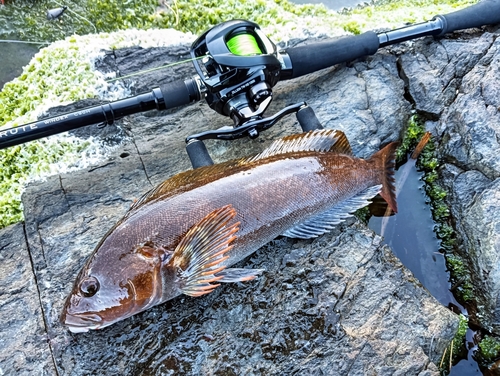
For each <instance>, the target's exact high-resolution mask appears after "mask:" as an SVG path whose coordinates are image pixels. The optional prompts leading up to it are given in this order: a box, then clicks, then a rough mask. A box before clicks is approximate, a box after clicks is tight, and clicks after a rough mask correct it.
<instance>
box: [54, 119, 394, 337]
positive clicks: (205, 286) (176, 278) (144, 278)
mask: <svg viewBox="0 0 500 376" xmlns="http://www.w3.org/2000/svg"><path fill="white" fill-rule="evenodd" d="M396 147H397V143H394V142H393V143H390V144H388V145H387V146H385V147H384V148H383V149H381V150H379V151H378V152H376V153H375V154H374V155H373V156H371V157H370V158H368V159H366V160H365V159H360V158H357V157H355V156H354V155H353V153H352V150H351V147H350V145H349V141H348V140H347V137H346V136H345V134H344V133H343V132H341V131H338V130H333V129H322V130H316V131H310V132H307V133H302V134H295V135H291V136H286V137H284V138H282V139H278V140H276V141H274V142H273V143H272V144H271V145H270V146H269V147H268V148H266V149H265V150H263V151H262V152H261V153H259V154H257V155H255V156H252V157H245V158H240V159H236V160H231V161H228V162H223V163H220V164H215V165H211V166H205V167H200V168H197V169H194V170H189V171H185V172H182V173H179V174H177V175H175V176H173V177H171V178H170V179H168V180H166V181H164V182H163V183H161V184H160V185H158V186H157V187H155V188H153V189H152V190H151V191H149V192H147V193H146V194H145V195H143V196H142V197H141V198H140V199H139V200H138V201H136V202H135V203H134V204H133V205H132V206H131V207H130V209H129V210H128V212H127V213H125V215H124V217H123V218H122V219H121V220H120V221H119V222H118V223H116V224H115V225H114V226H113V227H112V228H111V230H109V231H108V233H107V234H106V235H105V236H104V237H103V238H102V240H101V241H100V242H99V243H98V245H97V246H96V248H95V250H94V252H93V253H92V254H91V256H90V257H89V259H88V260H87V262H86V264H85V265H84V266H83V268H82V269H81V271H80V273H79V274H78V276H77V278H76V280H75V282H74V285H73V288H72V290H71V293H70V294H69V295H68V297H67V299H66V302H65V303H64V306H63V310H62V313H61V316H60V321H61V323H62V324H63V325H65V326H66V327H67V328H68V329H69V330H70V331H71V332H74V333H79V332H87V331H89V330H92V329H100V328H104V327H107V326H109V325H111V324H113V323H116V322H117V321H120V320H123V319H126V318H128V317H130V316H132V315H135V314H137V313H139V312H142V311H144V310H147V309H149V308H151V307H153V306H155V305H158V304H161V303H163V302H165V301H167V300H170V299H173V298H175V297H176V296H179V295H181V294H185V295H188V296H202V295H205V294H209V293H210V292H212V291H213V290H214V289H216V288H217V287H218V286H220V284H221V283H231V282H244V281H249V280H252V279H254V278H256V277H257V276H259V275H260V274H261V273H262V272H264V270H262V269H246V268H231V266H232V265H233V264H235V263H236V262H238V261H240V260H242V259H244V258H245V257H247V256H249V255H250V254H252V253H253V252H255V251H256V250H257V249H259V248H260V247H262V246H263V245H265V244H266V243H268V242H270V241H271V240H273V239H275V238H276V237H278V236H280V235H284V236H287V237H291V238H299V239H311V238H315V237H318V236H320V235H322V234H324V233H326V232H329V231H330V230H331V229H333V228H334V227H335V226H336V225H337V224H339V223H340V222H342V221H343V220H345V219H346V218H348V217H350V216H352V215H353V212H354V211H356V210H357V209H359V208H362V207H364V206H366V205H368V204H369V202H370V201H369V200H370V199H371V198H373V197H374V196H376V195H377V194H380V195H381V196H382V197H383V198H384V199H385V200H386V201H387V202H388V205H389V206H390V207H391V208H392V210H394V211H395V212H396V211H397V204H396V197H395V179H394V168H395V150H396Z"/></svg>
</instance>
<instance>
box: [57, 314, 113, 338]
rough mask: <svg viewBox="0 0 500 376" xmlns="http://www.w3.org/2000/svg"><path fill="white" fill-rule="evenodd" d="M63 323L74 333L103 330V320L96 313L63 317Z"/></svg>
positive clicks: (65, 315)
mask: <svg viewBox="0 0 500 376" xmlns="http://www.w3.org/2000/svg"><path fill="white" fill-rule="evenodd" d="M61 322H62V323H63V324H64V325H65V326H67V327H68V329H69V331H70V332H72V333H84V332H88V331H89V330H93V329H99V328H102V327H103V326H105V325H104V323H103V321H102V318H101V317H100V316H99V315H97V314H95V313H69V312H66V313H65V314H64V316H63V317H61Z"/></svg>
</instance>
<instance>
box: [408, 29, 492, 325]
mask: <svg viewBox="0 0 500 376" xmlns="http://www.w3.org/2000/svg"><path fill="white" fill-rule="evenodd" d="M499 35H500V33H499V32H498V30H490V32H484V33H480V32H474V31H470V33H464V34H460V35H456V36H455V37H451V38H445V39H442V40H438V41H432V43H430V39H429V42H428V43H426V42H425V41H423V42H416V43H415V44H414V47H413V48H412V50H410V51H408V53H405V54H403V55H402V56H401V59H400V66H401V71H402V75H403V76H404V77H405V79H406V82H407V85H408V86H407V90H408V92H409V93H410V95H411V98H412V100H413V101H414V102H415V106H416V108H417V110H418V111H420V112H421V113H424V114H427V115H429V116H430V118H431V119H432V120H433V121H429V122H428V125H429V129H430V130H432V131H433V133H434V135H435V137H436V139H437V141H438V153H439V157H440V159H441V160H442V161H445V162H447V163H448V165H447V166H445V167H444V168H443V169H442V174H441V176H442V179H443V180H442V181H443V183H444V184H443V185H444V186H445V187H446V188H447V189H448V193H449V195H448V201H449V203H450V208H451V212H452V215H453V219H454V222H455V223H456V230H457V236H458V238H459V241H460V246H459V247H458V251H459V253H460V254H461V255H462V256H463V257H464V260H465V264H466V265H467V266H468V267H469V269H470V272H471V279H472V282H473V285H474V291H473V294H474V296H475V297H476V298H477V303H478V307H477V310H478V314H477V317H476V318H474V319H475V320H477V321H478V323H479V324H480V325H481V326H483V327H484V328H487V329H488V330H490V331H493V332H495V333H496V334H499V335H500V263H499V262H498V260H499V259H500V235H499V234H500V232H499V230H500V219H499V218H500V217H499V213H500V199H499V195H500V187H499V181H500V180H499V178H500V157H499V155H500V100H499V98H500V95H499V94H500V69H499V68H498V67H499V63H500V39H499V38H498V36H499ZM436 51H438V53H436ZM438 57H440V58H438ZM422 72H425V73H422ZM428 72H432V74H429V73H428Z"/></svg>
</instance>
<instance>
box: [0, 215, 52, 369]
mask: <svg viewBox="0 0 500 376" xmlns="http://www.w3.org/2000/svg"><path fill="white" fill-rule="evenodd" d="M0 276H1V280H2V283H1V284H0V306H1V309H0V320H1V322H2V330H1V331H0V374H2V375H13V374H15V375H35V374H36V375H53V374H55V367H54V362H53V358H52V353H51V349H50V342H49V338H48V336H47V332H46V329H47V328H46V323H45V318H44V317H43V311H42V307H41V306H40V301H39V294H38V289H39V288H40V286H39V285H38V281H37V280H36V277H35V275H34V273H33V268H32V265H31V260H30V254H29V250H28V248H27V246H26V238H25V233H24V226H23V224H21V223H18V224H16V225H13V226H10V227H8V228H5V229H2V230H0Z"/></svg>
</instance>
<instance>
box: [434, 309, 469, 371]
mask: <svg viewBox="0 0 500 376" xmlns="http://www.w3.org/2000/svg"><path fill="white" fill-rule="evenodd" d="M458 318H459V321H458V329H457V332H456V334H455V337H453V340H452V342H451V343H450V346H448V347H447V348H446V350H445V352H444V353H443V356H442V358H441V362H440V365H439V368H440V369H441V374H443V375H447V374H448V372H449V370H450V364H456V363H457V362H458V361H460V360H461V359H463V358H464V357H466V356H467V348H466V347H465V335H466V333H467V330H468V329H469V319H468V318H467V317H466V316H464V315H462V314H460V315H459V316H458ZM450 358H451V359H450Z"/></svg>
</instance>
